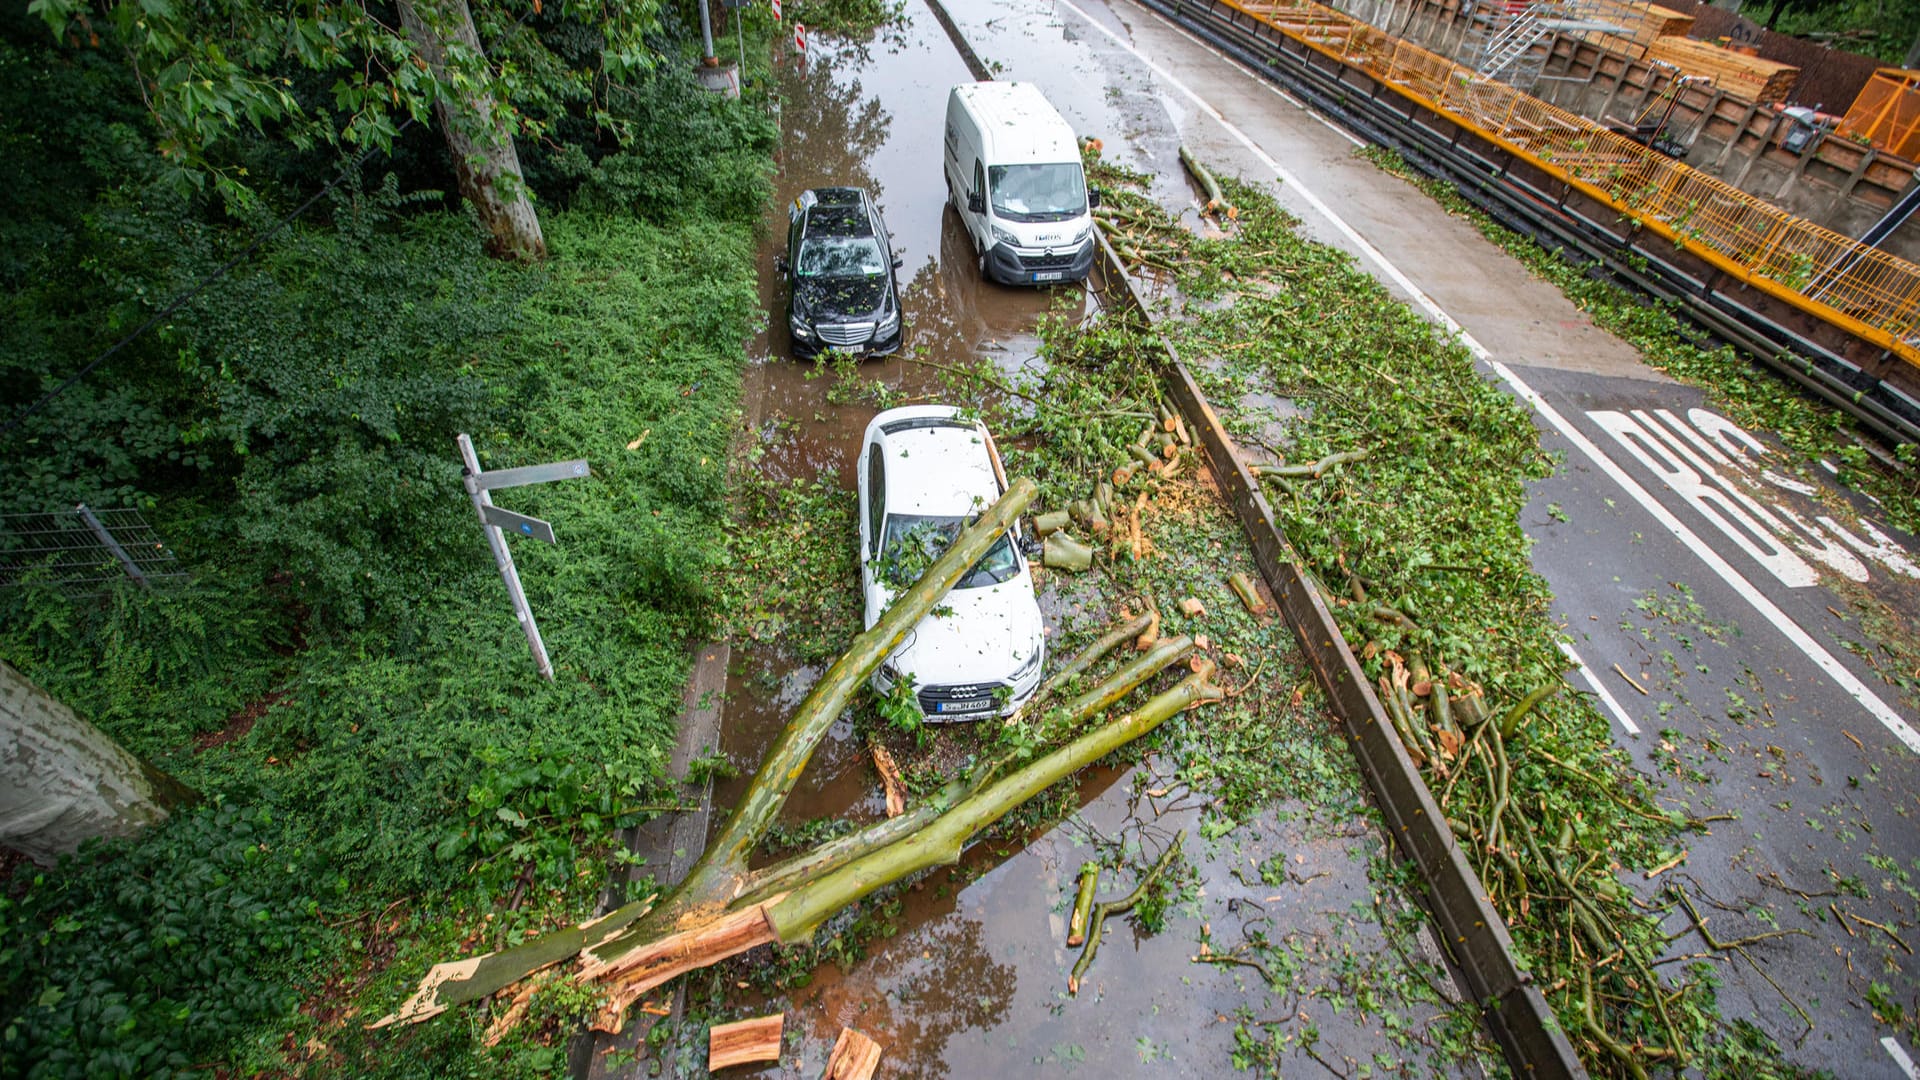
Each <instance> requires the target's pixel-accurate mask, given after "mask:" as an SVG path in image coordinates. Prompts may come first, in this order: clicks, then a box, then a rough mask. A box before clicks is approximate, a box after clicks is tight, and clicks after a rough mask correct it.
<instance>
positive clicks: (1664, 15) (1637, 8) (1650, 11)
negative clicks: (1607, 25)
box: [1587, 4, 1693, 56]
mask: <svg viewBox="0 0 1920 1080" xmlns="http://www.w3.org/2000/svg"><path fill="white" fill-rule="evenodd" d="M1605 18H1606V20H1607V21H1608V22H1611V23H1613V24H1614V25H1616V26H1618V27H1620V28H1621V29H1622V30H1624V31H1626V33H1624V34H1615V33H1610V32H1608V31H1605V30H1595V31H1592V32H1590V33H1589V34H1587V42H1588V43H1589V44H1593V45H1598V46H1600V47H1601V48H1603V49H1613V50H1615V51H1616V52H1630V53H1632V54H1634V55H1635V56H1638V55H1640V54H1641V52H1643V51H1644V50H1645V49H1646V48H1647V46H1649V45H1651V44H1653V42H1654V39H1655V38H1663V37H1686V36H1687V35H1688V34H1690V33H1692V32H1693V16H1691V15H1682V14H1681V13H1679V12H1677V11H1675V10H1673V9H1672V8H1663V7H1661V6H1660V5H1658V4H1626V5H1622V6H1621V7H1619V8H1618V9H1617V10H1609V11H1607V12H1606V14H1605Z"/></svg>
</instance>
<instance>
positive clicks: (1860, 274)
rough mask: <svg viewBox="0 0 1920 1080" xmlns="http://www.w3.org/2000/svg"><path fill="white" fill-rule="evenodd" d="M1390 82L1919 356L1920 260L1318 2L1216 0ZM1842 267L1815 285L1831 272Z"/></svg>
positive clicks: (1693, 245)
mask: <svg viewBox="0 0 1920 1080" xmlns="http://www.w3.org/2000/svg"><path fill="white" fill-rule="evenodd" d="M1206 6H1208V7H1223V8H1228V9H1231V10H1232V11H1233V12H1235V13H1236V14H1237V15H1238V16H1240V17H1242V18H1244V19H1246V20H1250V21H1253V22H1258V23H1261V24H1264V25H1266V26H1269V27H1272V28H1273V29H1274V30H1277V31H1279V32H1280V33H1282V34H1285V35H1287V36H1288V37H1290V38H1292V39H1294V40H1295V41H1298V42H1299V43H1301V44H1302V45H1305V46H1306V47H1308V48H1310V49H1313V50H1314V51H1316V52H1319V53H1321V54H1323V55H1326V56H1328V57H1330V58H1332V59H1334V60H1337V61H1339V62H1341V63H1343V64H1346V65H1349V66H1352V67H1356V68H1359V69H1360V70H1362V71H1364V72H1366V73H1367V74H1369V75H1371V76H1373V77H1375V78H1377V79H1379V80H1381V81H1383V82H1386V83H1390V84H1392V85H1393V86H1394V87H1395V89H1397V90H1398V91H1399V92H1401V93H1402V94H1405V95H1407V96H1409V97H1411V98H1413V99H1415V100H1417V101H1419V102H1420V104H1422V105H1423V106H1425V107H1427V108H1429V109H1431V110H1433V111H1434V112H1436V113H1439V114H1441V115H1444V116H1446V117H1447V118H1448V119H1450V120H1453V121H1454V122H1456V123H1458V124H1460V125H1462V126H1463V127H1467V128H1470V129H1472V130H1474V131H1476V132H1478V133H1479V134H1480V135H1481V136H1483V137H1484V138H1486V139H1488V140H1490V141H1492V142H1494V143H1495V144H1497V145H1499V146H1501V147H1503V148H1504V149H1507V150H1509V151H1511V152H1512V153H1514V154H1517V155H1519V156H1521V157H1523V158H1525V159H1526V160H1528V161H1530V162H1532V163H1533V164H1535V165H1537V166H1538V167H1540V168H1541V169H1543V170H1545V171H1546V172H1548V173H1550V174H1552V175H1555V176H1557V177H1560V178H1562V179H1565V180H1566V181H1567V182H1568V183H1571V184H1573V185H1574V186H1575V187H1577V188H1579V189H1580V190H1581V191H1582V192H1584V193H1585V194H1587V195H1589V196H1591V197H1593V198H1595V199H1599V200H1601V201H1603V202H1605V203H1607V204H1609V205H1611V206H1612V207H1614V208H1615V209H1616V210H1618V211H1620V212H1621V213H1622V214H1625V215H1628V216H1629V217H1631V218H1632V219H1633V220H1635V221H1637V222H1639V223H1640V224H1642V225H1643V226H1644V227H1645V228H1647V229H1648V230H1649V231H1652V232H1654V233H1655V234H1657V235H1659V236H1662V237H1664V238H1666V239H1667V240H1670V241H1672V242H1673V243H1675V244H1677V245H1680V246H1682V247H1684V248H1686V249H1688V250H1690V251H1693V252H1696V253H1698V254H1700V255H1701V256H1702V257H1703V258H1705V259H1706V260H1707V261H1709V262H1711V263H1713V264H1714V265H1716V266H1717V267H1719V268H1720V269H1721V270H1723V271H1725V272H1726V273H1728V274H1730V275H1732V276H1734V277H1736V278H1737V279H1739V280H1740V281H1742V282H1745V283H1747V284H1749V285H1752V286H1753V287H1755V288H1757V289H1760V290H1762V291H1764V292H1766V293H1768V294H1770V295H1773V296H1776V297H1778V298H1780V299H1781V300H1784V301H1785V302H1787V303H1789V304H1791V305H1793V306H1794V307H1797V308H1799V309H1801V310H1803V311H1806V312H1808V313H1810V314H1812V315H1814V316H1815V317H1817V318H1819V319H1821V320H1822V321H1825V322H1830V323H1833V324H1834V325H1836V326H1839V327H1842V328H1843V329H1845V330H1847V331H1848V332H1849V333H1852V334H1855V335H1856V336H1858V337H1860V338H1862V339H1864V340H1867V341H1871V342H1873V343H1875V344H1877V345H1880V346H1883V347H1885V348H1887V349H1890V350H1892V351H1893V352H1894V353H1896V354H1897V355H1899V356H1900V357H1901V358H1903V359H1904V360H1906V361H1907V362H1909V363H1912V364H1915V365H1920V266H1916V265H1915V264H1913V263H1911V262H1908V261H1907V260H1905V259H1902V258H1899V257H1898V256H1895V255H1892V254H1889V253H1888V252H1886V251H1882V250H1881V249H1879V248H1876V247H1872V246H1869V245H1866V244H1862V243H1861V242H1860V241H1858V240H1855V239H1853V238H1851V237H1848V236H1843V235H1841V234H1840V233H1837V232H1834V231H1833V230H1831V229H1828V228H1825V227H1823V226H1821V225H1817V224H1815V223H1814V222H1811V221H1808V220H1806V219H1805V218H1800V217H1796V216H1794V215H1792V214H1789V213H1787V212H1786V211H1784V210H1782V209H1780V208H1779V207H1777V206H1773V205H1772V204H1770V203H1767V202H1765V201H1763V200H1762V199H1760V198H1759V197H1757V196H1754V195H1750V194H1748V193H1746V192H1744V191H1741V190H1740V189H1739V188H1736V187H1734V186H1733V185H1731V184H1728V183H1726V182H1725V181H1722V180H1718V179H1715V178H1714V177H1711V176H1708V175H1707V174H1705V173H1702V172H1699V171H1698V170H1695V169H1692V168H1690V167H1688V166H1686V165H1683V164H1681V163H1679V162H1677V161H1674V160H1672V159H1670V158H1667V157H1665V156H1664V155H1661V154H1658V153H1655V152H1654V151H1652V150H1650V149H1648V148H1647V147H1644V146H1642V145H1640V144H1639V143H1636V142H1634V141H1633V140H1631V139H1628V138H1626V137H1624V136H1622V135H1618V134H1616V133H1614V132H1612V131H1609V130H1607V129H1606V128H1603V127H1601V126H1600V125H1598V124H1596V123H1594V122H1593V121H1591V120H1588V119H1587V118H1585V117H1583V116H1579V115H1577V114H1575V113H1571V112H1568V111H1566V110H1564V109H1560V108H1556V107H1554V106H1552V105H1549V104H1547V103H1546V102H1544V101H1541V100H1539V99H1538V98H1534V97H1531V96H1529V95H1527V94H1524V93H1521V92H1520V91H1518V90H1516V89H1514V88H1513V87H1511V86H1508V85H1506V84H1505V83H1500V82H1495V81H1492V80H1489V79H1487V78H1485V77H1483V76H1481V75H1479V74H1477V73H1475V72H1474V71H1472V70H1471V69H1469V68H1466V67H1463V66H1461V65H1459V64H1456V63H1454V62H1453V61H1451V60H1448V59H1446V58H1445V57H1442V56H1439V55H1437V54H1435V53H1432V52H1429V51H1427V50H1426V49H1423V48H1420V47H1419V46H1417V45H1414V44H1412V43H1410V42H1407V41H1402V40H1400V39H1399V38H1395V37H1393V36H1391V35H1389V34H1387V33H1386V32H1385V31H1382V30H1379V29H1377V28H1375V27H1373V26H1369V25H1368V24H1366V23H1363V22H1360V21H1359V20H1357V19H1354V18H1352V17H1350V16H1348V15H1345V14H1343V13H1341V12H1338V11H1335V10H1334V9H1332V8H1330V7H1327V6H1325V5H1323V4H1318V3H1315V2H1314V0H1274V2H1262V0H1210V2H1209V4H1208V5H1206ZM1837 265H1846V266H1847V269H1846V270H1845V272H1844V273H1842V274H1840V275H1838V277H1837V278H1836V279H1834V280H1830V281H1824V282H1822V285H1821V288H1820V289H1819V290H1818V291H1819V295H1818V296H1812V295H1809V294H1808V293H1807V292H1806V291H1805V290H1806V289H1807V287H1808V286H1809V285H1811V284H1812V283H1813V282H1814V279H1815V277H1816V276H1817V275H1820V274H1821V272H1822V271H1823V270H1825V269H1826V268H1828V267H1832V266H1837Z"/></svg>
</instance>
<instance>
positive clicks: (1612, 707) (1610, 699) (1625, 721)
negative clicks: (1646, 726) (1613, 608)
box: [1560, 641, 1640, 735]
mask: <svg viewBox="0 0 1920 1080" xmlns="http://www.w3.org/2000/svg"><path fill="white" fill-rule="evenodd" d="M1560 651H1561V652H1563V653H1566V654H1567V659H1568V660H1571V661H1573V666H1574V667H1577V668H1579V669H1580V677H1581V678H1583V679H1585V680H1587V685H1588V686H1591V687H1593V692H1594V694H1596V695H1597V696H1598V697H1599V698H1600V700H1601V702H1602V703H1603V704H1605V705H1606V707H1607V711H1608V712H1610V713H1612V714H1613V718H1614V719H1615V720H1618V721H1620V726H1621V727H1623V728H1626V729H1627V734H1629V735H1638V734H1640V725H1639V724H1636V723H1634V722H1633V718H1632V717H1631V716H1628V715H1627V710H1625V709H1623V708H1621V707H1620V702H1619V701H1618V700H1616V699H1615V698H1614V696H1613V695H1612V694H1610V693H1608V692H1607V688H1606V687H1605V686H1603V685H1601V683H1600V676H1598V675H1595V674H1594V673H1593V669H1592V668H1590V667H1588V666H1587V662H1586V661H1585V660H1582V659H1580V654H1579V653H1577V652H1574V651H1573V646H1572V645H1569V644H1568V643H1566V642H1564V641H1563V642H1561V643H1560Z"/></svg>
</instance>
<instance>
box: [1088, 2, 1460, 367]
mask: <svg viewBox="0 0 1920 1080" xmlns="http://www.w3.org/2000/svg"><path fill="white" fill-rule="evenodd" d="M1055 2H1056V3H1058V4H1059V5H1060V6H1061V7H1064V8H1066V9H1068V10H1069V11H1072V12H1074V13H1075V14H1077V15H1079V16H1080V17H1081V18H1082V19H1085V20H1086V21H1087V23H1088V25H1090V26H1092V27H1093V28H1094V29H1095V30H1098V31H1100V32H1101V33H1103V34H1105V35H1107V37H1108V38H1110V39H1112V41H1113V43H1114V44H1115V45H1118V46H1120V47H1121V48H1123V49H1125V50H1127V51H1128V52H1130V53H1132V54H1133V56H1134V58H1135V59H1137V60H1139V61H1140V62H1141V63H1143V64H1145V65H1146V66H1147V70H1149V71H1151V72H1153V73H1154V74H1155V75H1156V76H1158V77H1159V78H1160V81H1162V82H1164V83H1166V84H1167V85H1168V86H1171V87H1173V88H1174V89H1175V90H1178V91H1180V93H1181V95H1182V96H1183V97H1185V98H1186V99H1187V100H1188V101H1190V102H1192V103H1193V105H1194V107H1195V108H1197V109H1199V110H1200V111H1201V112H1204V113H1206V114H1207V115H1208V116H1211V117H1213V120H1214V122H1215V123H1217V124H1219V125H1220V127H1221V129H1222V130H1224V131H1225V132H1226V133H1227V134H1229V135H1231V136H1233V138H1234V141H1236V142H1238V143H1239V144H1240V145H1241V146H1244V147H1246V149H1247V152H1248V153H1250V154H1252V155H1253V156H1254V157H1255V158H1258V159H1259V161H1260V164H1262V165H1264V166H1266V167H1267V168H1268V169H1269V170H1271V171H1272V172H1273V175H1274V177H1275V178H1276V179H1278V180H1279V181H1280V183H1281V184H1282V185H1284V186H1285V187H1287V188H1290V189H1291V190H1292V191H1294V192H1295V193H1296V194H1298V195H1299V196H1300V197H1301V198H1302V199H1305V200H1306V202H1307V205H1309V206H1311V207H1313V210H1314V212H1315V213H1317V214H1319V215H1320V216H1321V217H1322V218H1324V219H1326V222H1327V224H1329V225H1332V226H1333V227H1334V228H1335V229H1336V230H1338V231H1339V233H1340V235H1341V236H1344V237H1346V238H1347V241H1348V242H1349V243H1351V244H1352V245H1353V246H1354V247H1355V248H1358V249H1359V250H1360V252H1361V253H1362V254H1364V255H1365V256H1366V257H1367V258H1368V259H1371V260H1372V261H1373V263H1374V265H1376V266H1378V267H1379V268H1380V271H1381V273H1384V274H1386V275H1387V277H1388V278H1390V279H1392V281H1393V283H1394V284H1395V285H1398V286H1400V288H1401V290H1402V291H1404V292H1405V293H1406V294H1407V295H1408V296H1410V297H1412V298H1413V300H1414V303H1417V304H1419V305H1420V307H1421V309H1422V310H1424V311H1425V312H1426V313H1427V314H1428V315H1431V316H1433V320H1434V321H1435V322H1437V323H1439V324H1440V325H1442V326H1444V327H1446V328H1447V331H1448V332H1449V333H1451V334H1454V335H1456V336H1457V337H1458V338H1459V339H1460V343H1461V344H1463V345H1465V346H1466V347H1467V349H1468V350H1469V351H1471V352H1472V353H1473V355H1475V356H1477V357H1479V358H1480V359H1482V360H1486V359H1488V358H1489V356H1490V354H1489V353H1488V352H1487V350H1486V347H1485V346H1483V345H1481V344H1480V343H1479V342H1478V341H1476V340H1474V337H1473V335H1472V334H1469V333H1467V331H1466V329H1465V328H1464V327H1462V326H1461V325H1460V324H1459V323H1457V322H1454V321H1453V316H1451V315H1448V314H1447V313H1446V311H1444V310H1443V309H1442V308H1441V307H1440V305H1439V304H1437V303H1435V302H1434V300H1433V297H1431V296H1428V295H1427V294H1426V293H1425V292H1424V291H1422V290H1421V288H1420V287H1419V286H1418V285H1415V284H1414V283H1413V279H1412V278H1409V277H1407V275H1405V274H1403V273H1401V272H1400V268H1399V267H1397V266H1395V265H1393V264H1392V263H1391V262H1388V261H1387V257H1386V256H1385V255H1383V254H1381V253H1380V249H1379V248H1376V247H1374V246H1373V245H1372V244H1370V243H1368V242H1367V238H1366V237H1364V236H1361V235H1360V232H1359V230H1357V229H1355V228H1354V227H1353V226H1352V225H1349V224H1347V220H1346V219H1345V218H1343V217H1341V216H1340V215H1339V214H1336V213H1334V212H1333V207H1331V206H1328V205H1327V204H1326V203H1324V202H1322V201H1321V200H1320V196H1318V195H1315V194H1314V193H1313V190H1312V189H1311V188H1309V187H1307V186H1306V185H1305V184H1303V183H1301V182H1300V178H1299V177H1298V176H1295V175H1294V174H1293V172H1292V171H1291V170H1289V169H1288V168H1287V167H1286V166H1284V165H1282V164H1280V163H1279V162H1278V161H1275V160H1274V158H1273V155H1271V154H1269V153H1267V152H1266V151H1265V150H1262V149H1261V148H1260V144H1258V143H1256V142H1254V141H1253V139H1252V138H1251V137H1249V136H1248V135H1247V133H1246V132H1244V131H1241V130H1240V129H1239V128H1238V127H1236V126H1234V123H1233V121H1231V120H1228V119H1227V117H1226V114H1224V113H1222V112H1221V111H1220V110H1219V109H1218V108H1215V107H1214V105H1213V103H1212V102H1210V101H1208V100H1207V99H1206V98H1203V97H1201V96H1200V95H1199V94H1198V93H1196V92H1194V90H1193V88H1192V87H1190V86H1188V85H1187V84H1186V83H1183V82H1181V81H1180V80H1179V79H1177V78H1175V77H1174V74H1173V72H1171V71H1168V70H1167V69H1166V68H1164V67H1161V66H1160V64H1159V63H1158V62H1157V61H1155V60H1154V59H1153V58H1152V57H1150V56H1148V55H1147V54H1146V53H1143V52H1141V51H1140V50H1139V49H1137V48H1135V47H1134V45H1133V43H1132V42H1130V41H1128V40H1127V39H1125V38H1123V37H1121V36H1120V35H1119V34H1116V33H1114V32H1113V31H1112V30H1111V29H1109V28H1108V27H1107V25H1106V24H1105V23H1103V22H1101V21H1100V20H1098V19H1095V18H1094V17H1093V16H1091V15H1089V14H1087V13H1086V12H1085V11H1084V10H1082V9H1081V7H1080V6H1079V5H1078V4H1075V3H1074V2H1073V0H1055Z"/></svg>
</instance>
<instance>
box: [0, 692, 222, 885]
mask: <svg viewBox="0 0 1920 1080" xmlns="http://www.w3.org/2000/svg"><path fill="white" fill-rule="evenodd" d="M193 798H194V795H193V792H192V791H190V790H188V789H187V788H186V787H184V786H183V785H181V784H180V782H179V781H177V780H174V779H173V778H172V777H170V776H167V775H166V774H165V773H162V772H159V771H157V770H155V769H153V768H152V767H150V766H148V765H147V764H146V763H144V762H142V761H141V760H140V759H139V758H136V757H134V756H133V755H132V754H129V753H128V752H127V751H126V750H124V749H122V748H121V746H120V744H119V743H116V742H114V741H113V740H112V739H110V738H108V737H107V736H106V734H105V733H103V732H102V731H101V730H100V729H99V728H96V727H94V726H93V725H92V724H89V723H87V722H86V721H85V720H82V719H80V717H78V716H76V715H75V714H74V711H73V710H72V709H69V708H67V707H66V706H65V705H63V704H61V703H60V702H58V701H55V700H54V699H53V696H52V695H50V694H48V693H47V692H46V691H45V690H42V689H40V688H39V687H37V686H35V685H33V683H31V682H29V681H28V680H27V677H26V676H25V675H22V674H20V673H19V672H18V671H15V670H14V669H13V668H12V667H11V666H9V665H8V664H7V663H6V662H4V661H0V845H4V846H6V847H9V848H12V849H13V850H15V851H18V852H20V853H21V854H23V855H25V856H27V857H28V858H30V859H32V860H33V861H34V862H37V863H41V864H43V865H52V863H53V862H54V860H55V859H56V858H58V857H59V856H61V855H64V854H67V853H69V852H71V851H73V850H74V849H75V848H77V847H79V846H80V842H81V841H83V840H90V839H92V838H94V837H97V836H126V835H128V834H130V833H133V832H136V831H138V830H139V829H141V828H143V827H145V826H147V825H155V824H158V823H160V822H162V821H165V820H166V819H167V812H168V810H169V808H171V807H173V806H177V805H180V804H182V803H185V802H190V801H192V799H193Z"/></svg>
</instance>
